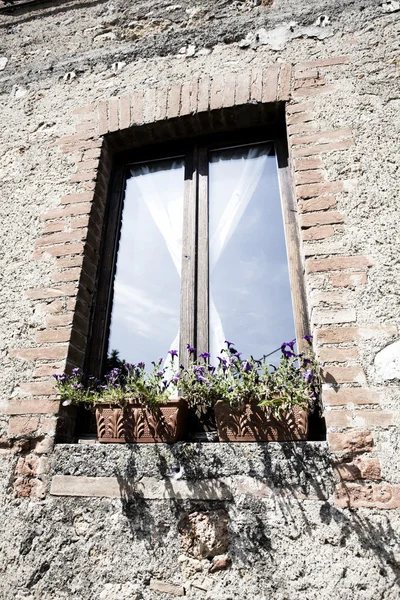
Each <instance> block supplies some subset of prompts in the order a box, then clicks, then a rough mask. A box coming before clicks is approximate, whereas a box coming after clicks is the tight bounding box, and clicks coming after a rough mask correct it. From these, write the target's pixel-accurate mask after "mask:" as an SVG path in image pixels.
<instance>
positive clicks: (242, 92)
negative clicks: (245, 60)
mask: <svg viewBox="0 0 400 600" xmlns="http://www.w3.org/2000/svg"><path fill="white" fill-rule="evenodd" d="M249 98H250V72H249V71H243V72H241V73H240V72H239V73H237V74H236V88H235V104H236V105H239V104H247V102H248V101H249Z"/></svg>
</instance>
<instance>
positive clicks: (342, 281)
mask: <svg viewBox="0 0 400 600" xmlns="http://www.w3.org/2000/svg"><path fill="white" fill-rule="evenodd" d="M329 281H330V282H331V284H332V285H334V286H335V287H357V286H358V285H365V284H366V283H367V273H365V272H362V273H339V274H337V275H330V277H329Z"/></svg>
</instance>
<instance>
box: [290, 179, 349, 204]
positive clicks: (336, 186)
mask: <svg viewBox="0 0 400 600" xmlns="http://www.w3.org/2000/svg"><path fill="white" fill-rule="evenodd" d="M345 189H346V185H345V182H344V181H325V182H324V183H309V184H308V185H298V186H296V198H297V199H298V200H300V199H303V198H314V197H315V196H323V195H326V194H338V193H340V192H343V191H345Z"/></svg>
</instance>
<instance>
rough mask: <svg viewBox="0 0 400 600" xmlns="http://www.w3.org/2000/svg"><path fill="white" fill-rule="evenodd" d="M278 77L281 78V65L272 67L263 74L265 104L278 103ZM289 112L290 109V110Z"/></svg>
mask: <svg viewBox="0 0 400 600" xmlns="http://www.w3.org/2000/svg"><path fill="white" fill-rule="evenodd" d="M278 76H279V65H278V64H275V65H271V66H270V67H268V69H267V70H266V71H264V73H263V89H262V101H263V102H276V100H277V97H278ZM288 110H289V109H288Z"/></svg>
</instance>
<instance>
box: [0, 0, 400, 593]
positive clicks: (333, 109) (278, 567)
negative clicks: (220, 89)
mask: <svg viewBox="0 0 400 600" xmlns="http://www.w3.org/2000/svg"><path fill="white" fill-rule="evenodd" d="M0 2H1V0H0ZM270 4H271V3H269V2H263V1H256V0H237V1H223V0H220V1H217V0H215V1H214V0H203V1H200V2H192V1H191V0H177V1H176V2H154V1H152V0H136V1H135V2H132V3H128V5H127V3H126V2H122V0H117V1H113V2H111V1H99V2H85V1H82V2H74V1H71V2H57V3H51V2H48V3H43V4H40V3H39V4H30V5H27V6H21V7H16V8H12V7H6V8H3V7H1V4H0V115H1V117H0V140H1V144H0V201H1V215H2V228H1V251H0V261H1V263H0V265H1V268H0V273H1V278H2V286H1V288H0V311H1V312H0V314H1V322H0V339H1V343H0V357H1V369H0V384H1V385H0V413H1V415H0V438H7V437H8V435H9V429H8V427H9V416H8V414H7V406H8V402H9V400H10V399H17V398H18V399H19V398H27V397H29V396H28V394H27V393H26V392H25V391H24V390H23V388H21V385H22V386H23V384H26V383H27V382H28V381H30V380H31V378H32V376H33V370H34V365H33V363H32V362H30V361H21V360H20V359H19V358H17V357H16V356H15V354H13V350H14V349H15V348H20V347H29V346H32V347H33V346H34V344H35V336H36V334H37V332H38V331H41V330H43V329H44V328H45V326H46V325H45V318H46V310H45V309H46V305H47V304H48V303H49V302H50V301H49V300H43V301H39V302H38V301H34V300H32V299H30V298H29V297H27V295H26V291H27V290H30V289H32V288H38V287H40V286H49V285H50V286H51V284H52V274H53V270H54V259H53V258H52V257H50V256H49V255H48V256H47V258H46V257H45V260H40V261H39V260H32V253H33V249H34V247H35V242H36V240H37V239H38V238H39V237H40V235H41V232H42V227H43V223H42V222H41V221H40V215H42V214H43V213H45V212H46V211H48V210H50V209H53V208H56V207H57V206H58V205H59V199H60V197H61V196H63V195H64V194H67V193H70V192H71V191H75V190H76V191H79V190H80V189H81V187H80V185H79V183H76V184H73V185H72V186H71V183H70V182H69V180H70V178H71V175H72V174H73V173H74V170H75V162H76V157H74V156H72V155H71V154H63V153H61V152H60V150H59V148H58V147H57V145H56V144H55V143H56V141H57V140H58V139H59V138H60V137H61V136H65V135H70V134H73V133H74V117H73V111H74V109H76V108H77V107H79V106H83V105H87V104H91V103H97V102H98V101H101V100H105V99H108V98H110V97H118V96H123V95H124V94H132V93H134V92H141V91H143V90H144V89H148V88H152V87H157V88H162V87H168V86H169V85H171V83H175V82H183V81H189V80H191V79H193V78H197V77H211V78H212V77H214V76H218V75H221V74H223V73H226V72H228V73H240V72H242V71H245V70H246V69H257V68H260V67H262V68H265V67H268V66H270V65H272V64H275V63H276V64H287V63H289V64H294V65H296V64H299V63H303V62H305V61H313V60H314V61H318V60H320V59H324V58H329V57H336V56H342V55H346V56H348V57H349V59H348V62H347V63H346V65H345V66H343V65H341V64H337V65H333V66H332V67H330V68H329V70H327V71H326V72H324V77H325V79H326V83H327V85H329V84H332V85H333V86H335V92H334V94H332V95H324V94H321V95H316V96H315V98H313V100H315V109H314V111H315V113H317V114H318V124H319V128H322V129H324V130H327V131H328V130H329V131H330V130H332V129H340V130H345V129H350V130H351V133H352V137H353V138H354V141H355V144H354V145H349V147H348V148H347V149H345V151H343V152H332V153H327V154H326V155H325V156H324V165H325V169H326V173H327V177H328V180H329V181H335V180H337V179H344V180H346V181H348V182H349V187H348V191H346V192H345V193H340V194H339V195H338V196H337V197H338V206H337V209H338V211H340V213H341V214H344V215H345V224H344V225H343V226H342V225H340V224H339V225H337V226H336V235H335V237H334V240H331V238H327V239H322V240H320V241H304V243H303V253H304V257H305V258H312V259H314V258H315V259H325V258H335V257H338V258H339V260H340V259H341V257H342V256H352V255H360V256H361V255H362V256H365V257H367V259H368V262H369V265H370V266H369V267H368V277H365V280H364V279H363V278H364V272H361V271H358V270H355V271H352V272H351V273H350V275H349V274H348V275H346V276H347V277H348V278H349V279H350V278H353V279H351V282H350V283H349V285H348V286H347V287H345V288H343V287H342V288H340V287H333V286H338V284H337V281H336V280H331V279H330V278H329V277H328V275H327V274H326V273H325V272H320V271H318V272H310V273H309V274H308V276H307V289H308V295H309V300H310V318H311V321H312V323H314V324H315V326H316V327H317V328H318V327H321V326H325V327H330V326H331V325H329V324H330V323H332V316H331V314H330V313H329V314H328V312H327V311H328V309H332V307H333V308H335V302H336V301H335V299H334V297H333V296H332V294H333V293H336V291H343V289H344V290H345V293H346V294H347V296H345V309H346V311H348V310H350V312H346V316H343V315H342V317H341V318H342V319H344V320H346V319H347V320H348V321H349V323H348V325H350V326H351V327H353V326H354V327H357V328H359V329H358V333H357V337H355V340H356V341H355V343H356V346H357V349H358V359H357V365H359V366H360V367H361V368H362V369H363V372H364V373H365V378H366V385H367V386H368V388H370V390H371V391H372V392H373V393H374V394H375V396H374V398H375V397H378V398H379V403H380V410H379V411H377V414H378V417H377V418H376V422H375V423H374V419H375V417H373V418H371V417H370V415H371V412H368V411H369V410H370V409H371V406H369V405H368V402H367V401H366V402H365V404H367V406H364V403H363V402H361V401H360V402H358V404H360V405H362V406H363V409H362V410H359V411H358V412H357V410H354V408H356V409H357V408H358V406H357V402H354V403H353V400H351V399H350V400H349V401H348V402H346V403H345V404H346V410H347V412H346V411H344V412H346V415H347V416H346V417H345V418H347V419H348V421H349V423H350V425H349V424H348V423H345V424H343V423H342V422H339V421H335V420H334V419H335V418H338V417H337V415H338V414H339V411H335V410H331V409H332V406H329V407H328V409H329V410H327V411H326V415H327V424H328V425H329V418H330V419H331V423H333V424H332V426H331V427H330V428H329V431H331V432H332V434H333V436H335V435H339V434H341V433H343V431H344V432H345V433H346V428H348V427H351V428H352V431H353V430H354V431H356V432H358V431H359V430H360V431H361V430H363V429H365V428H366V429H370V430H371V431H373V445H372V444H371V443H370V441H369V438H368V439H367V438H365V439H366V440H367V441H365V439H364V438H363V439H362V440H361V442H359V440H358V438H357V443H356V446H357V445H358V446H357V448H356V453H357V452H358V453H359V456H360V457H362V460H364V453H367V454H368V457H369V458H367V459H368V460H370V459H371V460H372V461H378V460H379V463H380V471H379V467H376V464H378V462H369V463H365V464H366V465H367V466H366V467H365V469H367V470H368V469H369V471H368V473H369V474H368V473H367V474H366V475H365V474H364V475H365V476H364V475H362V477H363V479H364V480H366V481H367V483H366V486H370V487H371V489H372V488H373V489H374V492H373V493H374V494H375V496H374V500H373V502H372V503H370V504H372V506H373V507H372V508H362V506H363V504H362V501H361V504H358V506H361V508H352V509H349V508H345V505H346V502H345V501H344V500H343V497H342V498H341V499H340V501H339V502H336V504H335V502H334V497H333V488H334V485H335V478H336V481H337V480H338V478H339V479H340V480H343V479H344V480H347V479H348V478H349V477H350V480H351V476H349V473H351V472H353V471H352V469H353V470H354V469H355V470H356V471H357V469H358V467H357V464H358V463H357V464H355V463H351V466H348V470H347V471H346V469H345V470H344V471H343V468H342V471H339V474H338V472H336V474H335V475H334V474H333V471H332V462H334V461H335V460H336V457H335V456H334V457H333V458H332V454H331V453H330V452H329V451H328V449H327V445H326V444H325V443H311V442H310V443H307V444H297V445H296V444H293V445H291V444H288V445H278V444H271V445H257V444H255V445H247V444H244V445H218V444H204V445H203V446H201V445H192V444H182V445H178V446H176V447H172V448H166V447H164V446H156V447H151V448H144V447H139V448H132V447H128V446H121V447H119V446H118V447H116V446H112V445H110V446H99V445H71V446H67V445H56V449H55V451H54V452H53V453H51V452H47V450H49V449H51V444H50V445H47V446H46V444H48V442H46V441H44V442H43V441H40V442H39V443H40V444H43V447H42V448H41V449H39V447H38V446H35V449H34V452H35V454H34V459H31V458H30V459H29V460H34V461H35V465H34V467H33V466H32V469H33V468H34V469H35V473H36V474H37V475H38V481H39V482H41V481H43V485H42V484H40V485H39V484H38V485H37V487H36V488H35V489H36V494H33V496H35V495H36V496H37V497H15V495H14V493H13V484H14V480H15V469H16V468H17V471H18V469H19V472H20V473H21V471H22V472H23V473H24V469H25V470H26V471H28V476H29V468H30V467H29V465H28V464H27V462H26V461H25V458H26V456H29V457H30V456H31V454H30V448H29V442H26V441H25V439H26V437H27V436H25V435H22V434H15V435H12V436H11V437H13V438H14V439H15V440H16V441H15V442H14V443H13V444H14V445H13V446H12V447H11V448H8V446H7V444H4V450H0V452H2V454H1V455H0V461H1V469H2V477H1V483H2V485H1V494H2V500H1V501H2V507H3V508H2V512H1V522H2V525H1V530H2V534H1V541H0V553H1V560H0V576H1V577H0V579H1V581H0V597H1V598H4V600H11V599H15V600H33V599H34V598H41V599H43V600H64V599H65V600H89V599H93V598H96V599H97V598H98V599H99V600H117V599H118V600H135V599H137V600H139V599H143V600H150V599H151V600H153V599H155V598H160V599H162V598H165V599H167V598H172V597H174V595H178V594H180V593H185V594H186V595H187V596H188V598H193V599H196V600H197V599H209V600H217V599H218V600H229V599H231V598H236V597H240V598H245V597H249V598H254V599H257V600H263V599H267V598H268V599H273V600H293V599H294V598H295V599H296V600H297V599H299V600H313V599H314V598H315V599H317V598H318V599H321V598H322V599H328V598H339V599H343V600H376V598H381V599H383V600H397V598H398V597H399V593H400V592H399V584H400V580H399V575H400V566H399V563H400V547H399V535H398V532H399V530H400V529H399V526H400V522H399V519H400V517H399V506H400V488H399V484H400V474H399V473H400V469H399V467H400V459H399V456H400V434H399V426H400V412H399V410H400V392H399V376H398V354H396V353H395V351H396V348H397V347H398V342H397V345H394V343H395V342H396V339H398V324H399V319H400V304H399V294H400V287H399V281H400V276H399V275H400V274H399V258H398V257H399V247H400V244H399V242H400V234H399V226H398V220H399V208H400V202H399V198H400V184H399V180H400V178H399V155H400V148H399V143H400V142H399V140H400V131H399V127H400V125H399V124H400V120H399V118H398V115H399V110H400V95H399V67H400V54H399V45H398V39H399V33H400V32H399V23H400V21H399V19H400V12H399V8H398V7H396V5H397V4H398V3H396V2H394V1H393V0H392V2H383V3H379V2H376V0H364V1H362V2H361V1H359V0H354V1H352V0H341V1H339V2H338V1H335V2H333V1H332V0H321V1H318V2H317V1H316V0H312V1H309V2H307V3H301V2H298V1H297V0H275V1H274V2H273V4H272V6H270ZM314 76H315V75H313V77H314ZM298 101H299V102H300V100H298ZM304 131H307V130H304ZM307 133H308V134H310V133H312V131H311V130H308V131H307ZM350 276H351V277H350ZM336 277H339V276H338V275H336ZM341 285H342V284H341ZM324 294H325V295H324ZM329 294H331V295H330V296H329ZM341 301H342V302H343V296H342V300H341ZM63 302H64V303H66V300H63ZM336 308H337V307H336ZM351 311H352V312H351ZM335 318H337V317H335V316H334V317H333V325H332V326H333V327H337V326H338V325H339V326H340V325H342V324H343V323H342V321H339V323H337V322H336V323H335ZM371 327H372V329H371ZM349 345H350V344H349V343H348V342H346V341H344V342H343V343H342V344H341V346H340V348H341V349H342V351H343V352H344V353H345V352H346V351H347V350H346V349H348V347H349ZM331 347H332V345H329V344H328V346H324V351H325V352H326V351H327V350H328V353H329V349H331ZM386 348H387V349H386ZM387 356H388V358H386V357H387ZM325 360H326V358H325ZM326 362H327V363H332V364H333V365H334V366H335V365H337V364H339V365H340V366H345V367H352V366H353V365H354V364H355V360H354V359H352V358H351V357H350V358H348V359H347V360H345V361H343V360H340V361H339V362H338V363H337V362H336V359H334V360H332V361H330V360H329V359H327V360H326ZM391 365H392V366H391ZM49 366H52V365H51V364H50V365H49ZM60 367H62V361H54V368H60ZM351 385H352V383H350V384H346V383H345V384H344V387H343V390H344V391H346V390H348V389H350V386H351ZM357 385H358V383H357V381H356V382H355V388H357ZM327 388H329V389H327V391H328V392H329V390H331V389H333V388H332V386H331V384H329V383H328V384H327ZM355 388H353V387H352V388H351V389H355ZM333 409H335V406H333ZM361 413H362V414H361ZM332 414H333V416H332ZM382 415H383V416H382ZM21 418H23V417H21ZM332 419H333V420H332ZM54 422H55V418H54V417H49V418H48V420H47V421H43V422H42V425H41V426H42V434H41V438H40V440H42V437H43V436H44V435H50V437H51V435H52V433H53V429H54ZM365 423H366V425H365ZM360 435H361V434H360ZM44 439H45V440H47V439H48V438H47V437H45V438H44ZM332 439H336V438H332ZM35 443H36V442H35ZM352 443H353V442H352ZM332 444H333V442H332ZM363 444H364V445H363ZM332 451H333V452H335V449H334V447H333V450H332ZM343 452H344V454H343ZM340 453H341V454H340ZM339 454H340V455H341V457H343V456H345V457H346V456H347V454H346V451H343V449H342V450H339ZM21 457H22V458H21ZM24 457H25V458H24ZM21 460H22V462H21ZM352 460H353V459H352ZM18 461H20V462H18ZM24 461H25V462H24ZM350 462H351V461H350V459H349V461H348V464H350ZM18 464H19V465H20V466H19V467H18ZM363 464H364V463H363ZM21 465H22V466H21ZM354 465H355V466H354ZM363 468H364V467H363ZM25 474H26V473H25ZM54 476H61V477H63V476H75V477H112V478H116V480H114V479H113V483H112V485H115V481H116V483H117V486H119V487H118V489H119V488H122V497H115V494H114V497H111V498H107V497H85V496H80V495H79V494H77V495H76V496H74V495H72V496H66V495H53V494H52V493H51V492H50V493H49V486H50V484H51V482H52V481H53V482H54V481H60V480H57V479H56V480H53V477H54ZM143 478H151V480H150V479H145V480H144V481H145V482H147V484H148V485H149V486H150V487H151V486H152V485H153V484H154V485H155V488H154V489H156V490H158V491H156V492H154V495H155V497H153V498H150V497H145V498H143V486H142V487H140V486H139V488H137V482H140V480H143ZM356 478H357V477H354V479H356ZM380 479H382V481H383V482H384V484H385V485H386V484H388V485H390V486H392V487H391V493H392V494H393V498H392V500H391V504H390V502H389V504H390V506H393V510H381V508H383V506H382V504H384V503H385V502H386V500H387V498H385V494H386V493H387V491H385V490H387V488H385V487H381V488H379V489H378V488H375V487H373V486H375V485H377V484H375V483H371V481H376V480H380ZM186 480H189V484H188V486H185V485H184V486H183V487H182V489H183V490H184V492H182V493H183V496H184V497H183V498H175V497H173V498H170V497H169V498H167V499H165V498H164V499H161V498H160V497H159V496H160V494H163V493H164V492H163V490H164V491H165V489H168V488H169V487H170V485H171V484H170V481H172V482H174V481H186ZM199 480H200V481H201V480H207V481H206V488H207V487H208V486H210V485H211V486H213V485H214V484H215V486H217V487H218V486H222V488H223V489H224V490H225V491H226V495H227V497H226V498H221V499H219V500H210V499H208V500H207V499H193V498H192V499H188V496H189V497H190V493H189V492H190V489H191V488H192V487H193V485H194V484H196V485H198V481H199ZM160 482H161V483H160ZM213 482H214V483H213ZM78 483H79V482H78ZM108 483H110V482H109V481H108V480H107V481H106V482H105V485H106V486H107V485H108ZM74 485H75V483H74ZM77 485H78V484H77ZM160 486H161V487H160ZM224 486H225V487H224ZM172 487H173V486H172ZM138 489H139V491H138ZM152 489H153V488H152ZM202 489H203V488H202ZM46 490H47V493H46ZM160 490H161V491H160ZM54 491H55V488H53V492H54ZM203 492H204V489H203V491H201V490H200V492H196V493H198V494H200V496H201V494H202V493H203ZM371 493H372V492H371ZM157 494H158V496H157ZM379 494H380V496H379ZM100 495H101V494H100ZM105 495H106V494H105ZM117 496H118V494H117ZM145 496H146V494H145ZM380 498H381V500H380ZM396 507H397V508H396ZM196 511H197V512H198V513H200V514H201V513H208V512H209V511H222V512H220V513H218V514H219V515H220V516H221V515H226V518H227V528H228V529H227V530H228V542H229V544H228V550H227V558H228V559H230V560H231V561H232V564H231V565H230V566H229V564H228V563H225V564H224V568H223V569H221V570H217V571H216V572H215V573H209V572H208V571H209V568H210V566H211V564H212V563H211V560H212V559H211V557H210V558H207V557H206V558H202V559H201V560H199V559H198V558H193V557H192V556H190V553H188V552H187V547H188V546H187V545H186V546H185V544H183V545H182V540H181V537H180V534H179V523H180V522H181V518H182V517H183V516H184V515H191V514H192V513H194V512H196ZM221 518H222V519H223V518H225V517H223V516H221ZM211 521H212V520H211ZM217 521H218V519H217ZM202 522H203V521H202ZM207 535H208V534H207ZM210 535H211V534H210ZM211 537H212V535H211ZM221 560H224V559H221ZM228 562H229V561H228ZM157 582H161V583H164V584H165V583H168V584H171V585H174V586H176V587H175V588H174V587H172V588H164V589H166V590H167V591H165V592H162V591H159V590H160V589H162V585H161V584H159V583H157ZM168 589H169V591H168ZM182 590H184V591H183V592H182Z"/></svg>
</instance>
